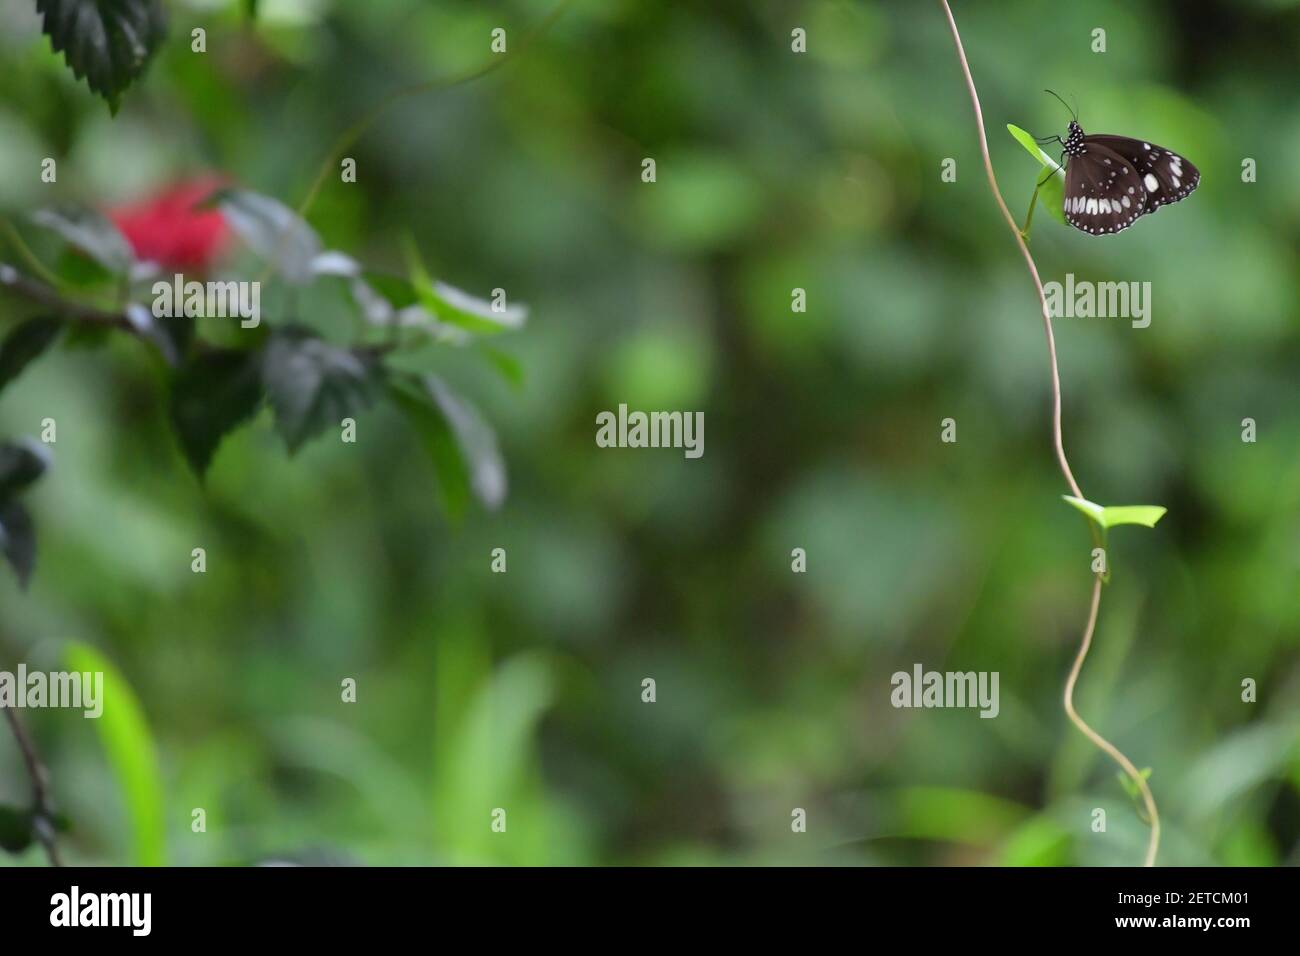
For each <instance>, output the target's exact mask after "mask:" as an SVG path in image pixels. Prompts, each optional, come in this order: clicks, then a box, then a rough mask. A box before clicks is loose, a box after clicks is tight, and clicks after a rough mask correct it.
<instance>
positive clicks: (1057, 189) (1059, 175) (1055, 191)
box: [1007, 123, 1065, 226]
mask: <svg viewBox="0 0 1300 956" xmlns="http://www.w3.org/2000/svg"><path fill="white" fill-rule="evenodd" d="M1007 132H1009V133H1010V134H1011V135H1012V136H1013V137H1015V140H1016V142H1017V143H1019V144H1020V145H1021V146H1023V147H1024V148H1025V151H1026V152H1027V153H1029V155H1030V156H1032V157H1034V159H1035V160H1036V161H1037V162H1038V164H1039V166H1040V167H1041V168H1042V169H1050V170H1052V171H1053V172H1052V175H1051V176H1049V177H1048V178H1047V181H1046V182H1043V183H1042V185H1041V186H1040V185H1038V184H1039V183H1040V182H1042V179H1043V174H1042V173H1037V172H1036V173H1035V174H1034V176H1035V179H1034V186H1035V188H1036V189H1037V190H1038V197H1037V198H1038V199H1040V200H1042V202H1043V205H1044V206H1046V207H1047V212H1048V214H1049V215H1050V216H1051V217H1052V218H1053V219H1055V220H1056V221H1057V222H1059V223H1060V224H1061V225H1063V226H1064V225H1065V170H1064V169H1063V168H1062V167H1061V164H1060V163H1058V162H1057V161H1056V160H1054V159H1052V157H1050V156H1048V155H1047V154H1046V153H1045V152H1043V151H1042V150H1041V149H1040V148H1039V147H1038V144H1037V143H1036V142H1034V137H1033V136H1032V135H1031V134H1029V133H1027V132H1025V131H1024V130H1023V129H1021V128H1020V127H1019V126H1013V125H1012V124H1010V123H1008V124H1007Z"/></svg>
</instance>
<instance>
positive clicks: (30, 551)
mask: <svg viewBox="0 0 1300 956" xmlns="http://www.w3.org/2000/svg"><path fill="white" fill-rule="evenodd" d="M0 553H3V554H4V556H5V558H6V560H8V562H9V564H10V565H11V566H12V567H13V569H14V573H15V574H17V575H18V584H19V586H20V587H23V588H26V587H27V582H28V581H30V580H31V577H32V568H34V567H35V566H36V529H35V528H34V527H33V526H32V516H31V515H29V514H28V513H27V509H26V508H24V507H23V506H22V505H20V504H19V503H18V502H16V501H5V502H0Z"/></svg>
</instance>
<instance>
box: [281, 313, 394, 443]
mask: <svg viewBox="0 0 1300 956" xmlns="http://www.w3.org/2000/svg"><path fill="white" fill-rule="evenodd" d="M374 375H375V367H374V364H373V362H372V360H371V359H369V358H368V357H365V356H361V355H358V354H357V353H356V352H352V351H350V350H348V349H342V348H338V347H337V346H334V345H330V344H329V343H328V342H326V341H324V340H323V339H319V338H315V337H314V336H310V335H304V334H302V332H301V331H300V330H293V331H289V332H283V333H280V334H277V335H275V336H273V337H272V339H271V341H270V343H269V344H268V345H267V347H266V355H265V357H264V359H263V361H262V381H263V384H264V385H265V387H266V394H267V397H268V398H269V399H270V401H271V407H272V408H273V409H274V410H275V427H276V430H277V431H278V432H279V433H280V435H281V437H282V438H284V441H285V444H286V445H288V447H289V451H290V453H292V452H295V451H297V450H298V449H299V448H300V447H301V446H302V444H303V443H304V442H306V441H307V440H308V439H310V438H314V437H315V436H317V435H319V434H320V433H321V432H322V431H324V430H325V429H326V428H330V427H338V425H339V423H340V422H341V421H342V420H343V419H344V418H350V417H354V416H355V415H356V413H357V412H358V411H359V410H360V409H362V408H364V407H366V406H368V405H369V404H370V402H371V398H372V385H373V382H374Z"/></svg>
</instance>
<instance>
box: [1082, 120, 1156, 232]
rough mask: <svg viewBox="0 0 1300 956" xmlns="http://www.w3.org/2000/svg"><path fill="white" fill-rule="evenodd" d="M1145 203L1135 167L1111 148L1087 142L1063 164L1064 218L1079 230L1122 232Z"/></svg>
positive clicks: (1144, 208)
mask: <svg viewBox="0 0 1300 956" xmlns="http://www.w3.org/2000/svg"><path fill="white" fill-rule="evenodd" d="M1139 145H1140V144H1139ZM1146 203H1147V190H1146V189H1144V188H1143V185H1142V177H1141V176H1139V175H1138V171H1137V168H1136V167H1135V166H1134V164H1133V163H1132V162H1130V161H1129V160H1126V159H1125V158H1124V157H1122V156H1121V155H1120V154H1119V153H1117V152H1115V151H1114V150H1112V149H1109V148H1107V147H1105V146H1102V145H1094V144H1093V143H1091V142H1089V143H1088V144H1087V147H1086V149H1085V151H1084V152H1082V153H1080V154H1079V155H1077V156H1071V157H1070V160H1069V162H1068V163H1067V164H1066V167H1065V221H1066V222H1068V223H1069V224H1070V225H1072V226H1074V228H1075V229H1078V230H1079V231H1080V232H1086V233H1088V235H1090V236H1103V235H1109V234H1111V233H1116V232H1122V231H1123V230H1125V229H1127V228H1128V227H1129V226H1131V225H1133V223H1134V222H1136V221H1137V218H1138V216H1140V215H1142V213H1144V212H1146V208H1147V207H1146Z"/></svg>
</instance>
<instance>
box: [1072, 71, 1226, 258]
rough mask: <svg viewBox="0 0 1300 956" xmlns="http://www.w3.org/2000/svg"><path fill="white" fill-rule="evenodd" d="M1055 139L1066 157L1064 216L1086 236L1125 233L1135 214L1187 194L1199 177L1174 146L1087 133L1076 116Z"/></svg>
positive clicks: (1148, 211) (1154, 209)
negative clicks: (1060, 135) (1168, 146)
mask: <svg viewBox="0 0 1300 956" xmlns="http://www.w3.org/2000/svg"><path fill="white" fill-rule="evenodd" d="M1048 92H1051V91H1050V90H1049V91H1048ZM1053 95H1055V94H1053ZM1058 99H1059V97H1058ZM1055 139H1056V140H1057V141H1058V142H1060V143H1061V145H1062V146H1063V147H1064V150H1065V152H1064V155H1065V156H1068V157H1069V160H1068V161H1067V163H1066V167H1065V202H1064V207H1065V221H1066V222H1068V223H1069V224H1070V225H1072V226H1073V227H1074V228H1075V229H1078V230H1079V231H1080V232H1086V233H1087V234H1088V235H1090V236H1106V235H1110V234H1112V233H1116V232H1123V231H1124V230H1125V229H1127V228H1128V227H1129V226H1131V225H1133V223H1135V222H1137V220H1138V218H1139V217H1141V216H1144V215H1146V214H1148V213H1153V212H1155V211H1156V210H1157V209H1159V208H1160V207H1161V206H1167V205H1169V203H1171V202H1178V201H1179V200H1180V199H1186V198H1187V197H1188V196H1189V195H1191V192H1192V190H1193V189H1195V188H1196V187H1197V186H1198V185H1200V182H1201V173H1200V170H1198V169H1197V168H1196V167H1195V166H1193V165H1192V164H1191V162H1189V161H1188V160H1186V159H1184V158H1183V157H1182V156H1179V155H1178V154H1177V153H1175V152H1173V151H1172V150H1169V149H1166V148H1165V147H1163V146H1157V145H1155V144H1154V143H1148V142H1144V141H1143V140H1140V139H1130V138H1129V137H1127V136H1110V135H1106V134H1091V135H1089V134H1088V133H1085V132H1084V131H1083V127H1081V126H1080V125H1079V122H1078V119H1077V118H1075V119H1072V120H1070V125H1069V128H1068V130H1067V132H1066V137H1065V139H1064V140H1061V139H1060V137H1055Z"/></svg>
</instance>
